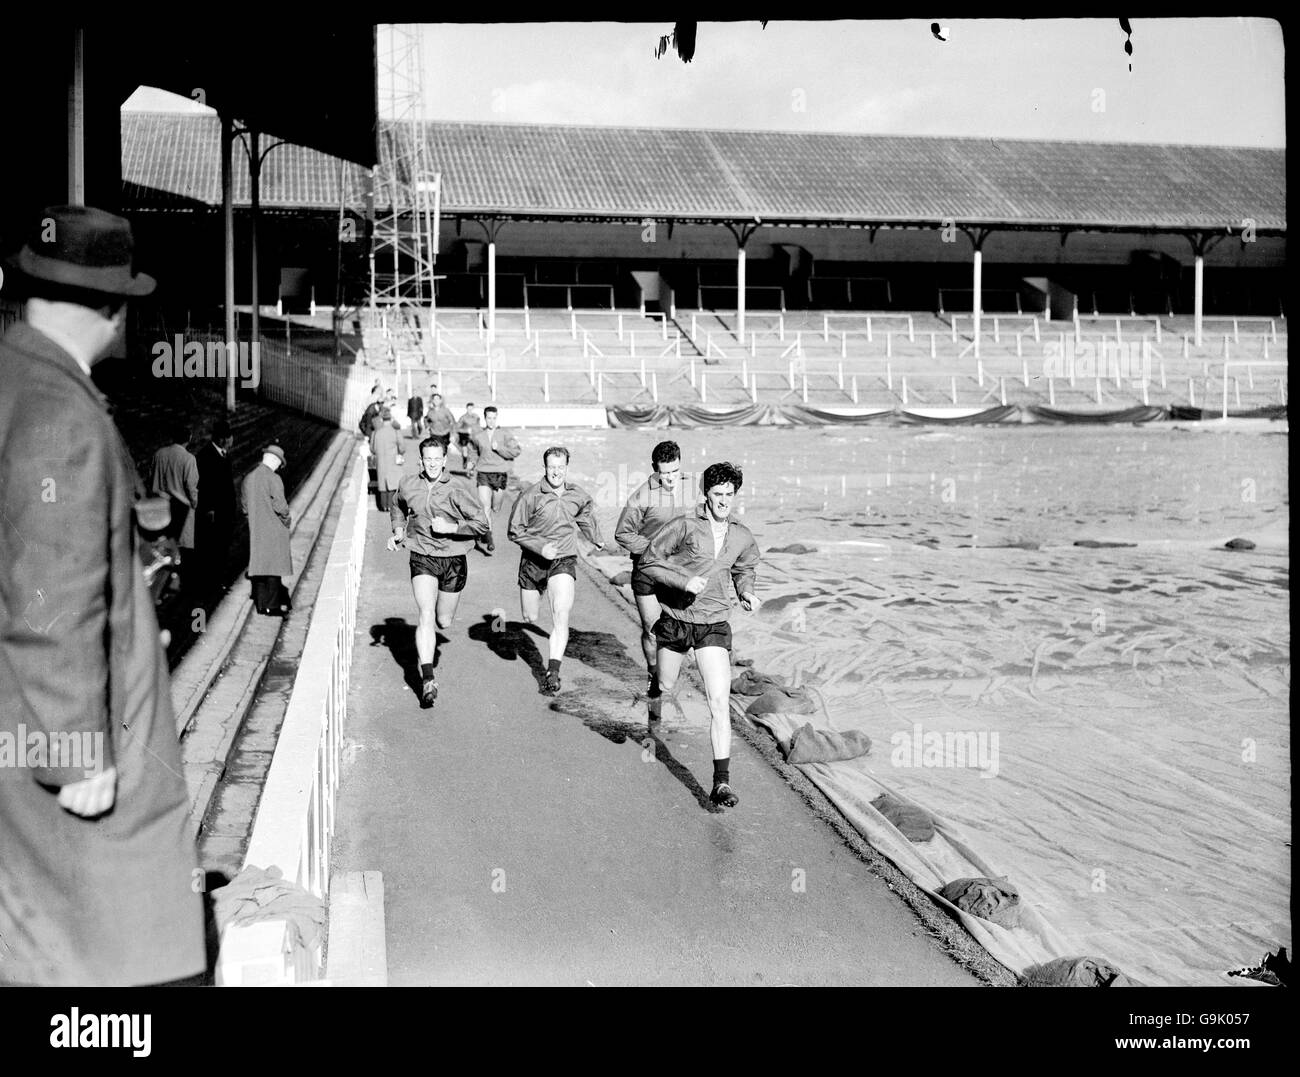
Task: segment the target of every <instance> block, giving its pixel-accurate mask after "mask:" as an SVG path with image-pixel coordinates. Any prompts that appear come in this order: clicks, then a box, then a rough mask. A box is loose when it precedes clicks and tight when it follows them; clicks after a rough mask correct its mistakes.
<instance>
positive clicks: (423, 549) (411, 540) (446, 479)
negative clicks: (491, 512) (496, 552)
mask: <svg viewBox="0 0 1300 1077" xmlns="http://www.w3.org/2000/svg"><path fill="white" fill-rule="evenodd" d="M388 516H389V519H390V520H391V522H392V525H393V530H394V531H397V529H398V528H401V527H404V528H405V529H406V548H407V549H408V550H410V551H411V552H412V553H420V554H426V555H428V556H430V557H455V556H457V555H458V554H463V553H465V552H467V551H468V550H469V548H470V547H471V546H472V545H473V544H474V540H475V539H476V538H484V537H486V536H487V535H490V534H491V533H492V528H491V526H490V525H489V524H488V518H487V513H486V512H484V511H483V505H482V503H481V502H480V501H479V499H478V493H477V491H475V489H474V488H473V487H472V486H470V484H469V483H468V482H466V481H465V480H464V479H462V478H453V477H452V474H451V472H450V471H448V470H447V469H446V468H444V469H443V471H442V474H441V475H440V476H439V477H438V480H437V481H436V482H430V481H429V480H428V479H427V478H425V477H424V473H423V472H420V473H419V474H416V475H405V476H403V477H402V482H401V485H400V486H398V488H397V496H395V497H394V498H393V500H392V503H391V504H390V505H389V506H388ZM434 516H441V517H443V518H444V519H446V520H450V521H451V522H452V523H458V524H461V525H462V526H461V528H460V530H459V531H458V532H456V533H455V534H451V535H442V534H438V533H436V532H435V531H433V530H432V529H431V528H430V526H429V525H430V524H431V523H432V522H433V517H434Z"/></svg>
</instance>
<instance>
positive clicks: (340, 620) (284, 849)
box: [217, 457, 369, 987]
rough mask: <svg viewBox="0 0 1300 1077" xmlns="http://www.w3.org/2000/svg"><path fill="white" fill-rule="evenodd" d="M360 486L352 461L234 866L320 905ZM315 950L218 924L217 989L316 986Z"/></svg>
mask: <svg viewBox="0 0 1300 1077" xmlns="http://www.w3.org/2000/svg"><path fill="white" fill-rule="evenodd" d="M368 487H369V474H368V472H367V468H366V463H365V461H364V460H363V459H361V458H360V457H357V458H356V459H355V460H354V461H353V464H352V468H351V471H350V473H349V475H348V477H347V479H346V480H345V486H344V489H343V494H342V501H343V508H342V512H341V513H340V516H339V522H338V528H337V530H336V531H335V533H334V538H333V540H332V542H331V544H330V551H329V561H328V564H327V565H326V568H325V573H324V576H323V578H322V581H321V587H320V591H319V593H318V594H317V596H316V600H315V602H314V603H313V606H312V611H311V624H310V627H309V628H308V630H307V640H306V643H305V645H304V647H303V651H302V656H301V657H300V658H299V660H298V672H297V674H296V676H295V677H294V683H293V691H292V693H291V695H290V697H289V705H288V708H287V709H286V711H285V716H284V723H283V724H282V725H281V727H280V733H279V736H278V738H277V740H276V746H275V754H274V755H273V756H272V759H271V766H270V770H269V771H268V772H267V776H266V782H265V785H264V786H263V789H262V797H261V800H260V801H259V802H258V806H257V817H256V819H255V821H254V823H253V831H252V835H251V836H250V838H249V842H248V851H247V853H246V854H245V856H244V864H243V866H244V867H245V868H249V867H259V868H263V869H269V868H272V867H278V868H279V869H280V870H281V872H282V875H283V878H284V879H285V880H286V881H288V882H290V883H296V884H297V885H298V886H300V887H302V888H303V889H304V890H307V891H309V892H310V893H312V894H314V895H315V896H316V897H318V898H320V899H322V900H324V901H326V902H327V903H328V900H329V884H330V854H331V851H332V847H333V837H334V812H335V796H336V794H337V791H338V783H339V762H340V757H341V751H340V749H341V745H342V739H343V729H344V725H345V723H346V720H347V698H348V684H349V678H350V673H351V667H352V643H353V640H352V635H353V629H354V628H355V626H356V616H357V594H358V592H359V590H360V586H361V570H362V562H363V558H364V555H365V540H366V515H367V511H366V510H367V508H368ZM326 925H327V927H328V915H327V918H326ZM323 949H324V947H323V945H320V944H318V945H316V946H314V947H311V948H310V949H308V948H306V947H305V946H303V945H301V944H300V943H299V942H298V940H297V937H296V934H295V932H294V930H293V929H292V928H291V925H290V923H289V921H288V920H287V919H284V918H277V917H268V918H266V919H265V920H259V921H256V922H252V923H245V924H233V923H232V924H228V925H227V926H226V928H225V930H224V931H223V932H222V936H221V949H220V953H219V956H218V960H217V985H218V986H222V987H250V986H277V985H289V984H302V983H309V982H311V981H314V980H319V979H320V978H321V970H322V964H321V957H322V952H323Z"/></svg>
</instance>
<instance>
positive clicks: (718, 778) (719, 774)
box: [713, 756, 731, 785]
mask: <svg viewBox="0 0 1300 1077" xmlns="http://www.w3.org/2000/svg"><path fill="white" fill-rule="evenodd" d="M723 782H727V783H730V782H731V756H727V758H726V759H715V760H714V761H713V784H714V785H720V784H721V783H723Z"/></svg>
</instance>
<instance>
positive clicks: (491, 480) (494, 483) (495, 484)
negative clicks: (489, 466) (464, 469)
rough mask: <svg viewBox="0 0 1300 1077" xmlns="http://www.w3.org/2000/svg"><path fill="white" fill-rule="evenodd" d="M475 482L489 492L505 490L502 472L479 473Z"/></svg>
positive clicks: (504, 477)
mask: <svg viewBox="0 0 1300 1077" xmlns="http://www.w3.org/2000/svg"><path fill="white" fill-rule="evenodd" d="M477 475H478V477H477V479H476V480H475V481H477V483H478V484H479V485H480V486H486V487H488V488H489V489H491V490H504V489H505V488H506V473H505V472H504V471H480V472H478V473H477Z"/></svg>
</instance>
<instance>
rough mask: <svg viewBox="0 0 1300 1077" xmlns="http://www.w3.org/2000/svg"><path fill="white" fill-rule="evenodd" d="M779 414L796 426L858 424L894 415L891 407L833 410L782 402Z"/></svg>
mask: <svg viewBox="0 0 1300 1077" xmlns="http://www.w3.org/2000/svg"><path fill="white" fill-rule="evenodd" d="M780 412H781V415H782V416H783V417H784V418H785V420H786V422H788V423H793V424H795V425H797V426H860V425H861V424H862V423H873V422H879V421H880V420H882V419H885V420H888V419H892V418H893V417H894V409H893V408H863V409H862V410H860V411H858V410H854V411H846V412H843V413H841V412H835V411H823V410H822V409H821V408H813V407H809V406H808V405H807V404H782V405H780Z"/></svg>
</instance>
